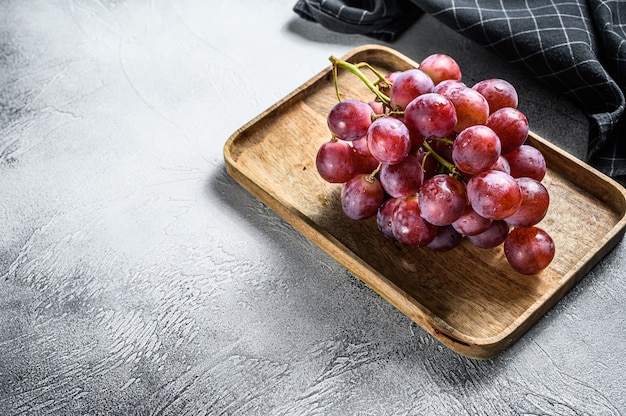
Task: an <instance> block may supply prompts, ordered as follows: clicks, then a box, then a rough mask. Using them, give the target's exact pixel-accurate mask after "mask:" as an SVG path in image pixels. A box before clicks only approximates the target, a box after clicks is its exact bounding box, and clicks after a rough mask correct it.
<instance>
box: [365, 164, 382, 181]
mask: <svg viewBox="0 0 626 416" xmlns="http://www.w3.org/2000/svg"><path fill="white" fill-rule="evenodd" d="M382 167H383V164H382V163H378V166H377V167H376V169H374V171H373V172H372V173H370V174H369V175H367V178H366V179H367V181H368V182H370V183H372V182H374V176H376V174H377V173H378V172H380V168H382Z"/></svg>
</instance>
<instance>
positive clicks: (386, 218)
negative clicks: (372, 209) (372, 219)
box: [376, 198, 402, 240]
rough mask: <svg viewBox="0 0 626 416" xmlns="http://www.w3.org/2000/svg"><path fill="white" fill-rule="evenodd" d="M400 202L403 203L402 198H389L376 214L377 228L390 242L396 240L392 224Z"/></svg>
mask: <svg viewBox="0 0 626 416" xmlns="http://www.w3.org/2000/svg"><path fill="white" fill-rule="evenodd" d="M400 201H402V199H400V198H389V199H387V200H385V202H383V203H382V205H381V206H380V207H379V208H378V212H377V213H376V226H377V227H378V230H379V231H380V232H381V233H382V235H383V236H384V237H385V238H387V239H389V240H395V237H394V236H393V229H392V227H391V224H392V218H393V211H394V209H395V208H396V206H397V205H398V204H399V203H400Z"/></svg>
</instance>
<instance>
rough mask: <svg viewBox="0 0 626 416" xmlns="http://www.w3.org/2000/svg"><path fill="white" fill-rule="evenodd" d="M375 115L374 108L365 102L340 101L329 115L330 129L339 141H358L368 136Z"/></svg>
mask: <svg viewBox="0 0 626 416" xmlns="http://www.w3.org/2000/svg"><path fill="white" fill-rule="evenodd" d="M373 113H374V111H373V110H372V107H370V106H369V104H367V103H365V102H363V101H359V100H344V101H340V102H338V103H337V104H335V105H334V106H333V108H332V109H331V110H330V112H329V113H328V116H327V121H328V128H329V129H330V131H331V133H332V134H333V135H334V136H335V137H337V138H338V139H342V140H348V141H352V140H357V139H360V138H361V137H363V136H365V135H366V134H367V129H368V128H369V127H370V125H371V124H372V114H373Z"/></svg>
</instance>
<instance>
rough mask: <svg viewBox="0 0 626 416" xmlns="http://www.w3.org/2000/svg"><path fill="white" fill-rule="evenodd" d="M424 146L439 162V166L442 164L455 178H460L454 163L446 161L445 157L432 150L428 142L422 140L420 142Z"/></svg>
mask: <svg viewBox="0 0 626 416" xmlns="http://www.w3.org/2000/svg"><path fill="white" fill-rule="evenodd" d="M441 140H445V139H441ZM422 145H423V146H424V149H426V151H427V152H428V153H427V154H428V155H430V156H432V157H434V158H435V160H436V161H437V162H439V164H440V165H441V166H443V167H444V168H446V170H447V171H448V172H450V174H451V175H452V176H454V177H456V178H460V177H461V173H460V172H459V170H458V169H457V168H456V166H454V163H450V162H448V161H447V160H446V159H444V158H443V157H442V156H441V155H440V154H439V153H437V152H435V151H434V150H433V148H432V147H430V144H428V142H426V141H424V143H423V144H422Z"/></svg>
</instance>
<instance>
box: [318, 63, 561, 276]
mask: <svg viewBox="0 0 626 416" xmlns="http://www.w3.org/2000/svg"><path fill="white" fill-rule="evenodd" d="M329 59H330V61H331V63H332V76H333V82H334V87H335V93H336V95H337V100H338V102H337V103H336V104H335V105H334V106H333V107H332V108H331V109H330V110H329V112H328V114H327V123H328V128H329V130H330V133H331V138H330V139H329V140H328V141H326V142H324V143H323V144H322V145H321V146H320V147H319V149H318V152H317V156H316V167H317V171H318V173H319V174H320V176H321V177H322V178H323V179H324V180H325V181H327V182H330V183H333V184H340V185H341V186H342V188H341V207H342V210H343V212H344V213H345V215H346V216H347V217H349V218H350V219H352V220H363V219H367V218H371V217H375V218H376V226H377V228H378V230H379V231H380V232H381V233H382V235H383V236H384V237H385V238H387V239H390V240H393V241H397V242H398V243H400V244H404V245H407V246H417V247H424V248H426V249H431V250H435V251H448V250H452V249H454V248H455V247H456V246H458V245H459V244H461V242H462V241H463V240H467V241H468V242H469V243H471V244H473V245H475V246H477V247H479V248H482V249H489V248H494V247H497V246H500V245H502V246H503V251H504V254H505V257H506V259H507V260H508V262H509V264H510V265H511V267H512V268H513V269H514V270H515V271H517V272H519V273H522V274H526V275H532V274H537V273H539V272H541V271H542V270H544V269H545V268H546V267H548V266H549V264H550V263H551V262H552V260H553V258H554V255H555V245H554V241H553V239H552V237H551V236H550V235H549V234H548V233H547V232H546V231H544V230H543V229H542V228H540V227H539V226H538V224H539V223H540V222H541V220H542V219H543V218H544V217H545V215H546V213H547V211H548V207H549V203H550V197H549V193H548V190H547V188H546V187H545V186H544V184H543V183H542V180H543V178H544V177H545V174H546V161H545V159H544V157H543V154H542V153H541V152H540V151H539V150H538V149H537V148H535V147H533V146H531V145H530V144H528V143H527V138H528V131H529V125H528V119H527V118H526V116H525V115H524V114H523V113H522V112H521V111H520V110H519V109H518V99H519V98H518V94H517V91H516V89H515V87H514V86H513V85H512V84H511V83H509V82H508V81H506V80H504V79H500V78H488V79H484V80H482V81H479V82H478V83H475V84H474V85H472V86H468V85H466V84H465V83H464V82H463V80H462V73H461V69H460V67H459V65H458V63H457V62H456V61H455V60H454V59H453V58H452V57H451V56H449V55H445V54H433V55H430V56H428V57H426V58H425V59H423V60H422V61H421V62H420V63H419V65H418V66H417V67H416V68H411V69H407V70H402V71H396V72H391V73H381V72H380V71H379V70H377V69H376V68H375V67H374V66H372V65H370V64H369V63H367V62H359V63H350V62H347V61H344V60H341V59H338V58H335V57H334V56H331V57H330V58H329ZM339 70H346V71H348V72H350V73H352V74H354V75H355V76H356V77H358V78H359V79H360V80H361V81H362V82H363V84H364V85H365V86H366V87H367V88H368V89H369V90H370V91H371V93H372V97H371V100H370V101H363V100H360V99H354V98H345V99H344V98H343V97H342V95H341V91H340V90H341V86H340V85H339V77H338V71H339ZM366 71H368V72H370V73H371V74H366ZM370 78H375V79H374V81H371V80H370Z"/></svg>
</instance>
